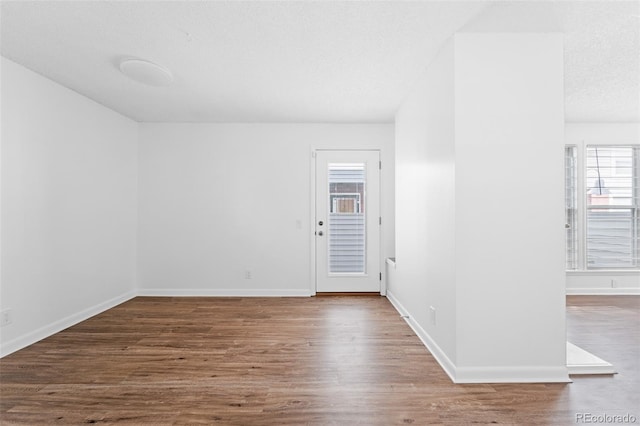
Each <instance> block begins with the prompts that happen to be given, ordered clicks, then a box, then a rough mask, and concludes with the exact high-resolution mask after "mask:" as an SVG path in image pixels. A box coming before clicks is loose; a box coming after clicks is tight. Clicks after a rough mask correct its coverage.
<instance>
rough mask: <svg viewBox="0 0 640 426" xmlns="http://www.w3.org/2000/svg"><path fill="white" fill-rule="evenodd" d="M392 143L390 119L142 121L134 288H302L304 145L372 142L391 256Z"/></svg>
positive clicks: (306, 206) (305, 278)
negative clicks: (343, 122) (330, 121)
mask: <svg viewBox="0 0 640 426" xmlns="http://www.w3.org/2000/svg"><path fill="white" fill-rule="evenodd" d="M392 146H393V125H390V124H372V125H341V124H141V125H140V168H139V187H140V204H139V251H138V253H139V273H138V286H139V291H140V293H141V294H153V295H309V294H310V293H311V292H312V291H313V286H314V285H315V284H314V282H313V277H312V276H311V274H310V270H311V261H312V259H311V241H312V240H311V238H312V233H313V228H312V227H311V223H310V220H311V213H310V206H311V196H312V193H313V192H312V189H311V165H312V158H311V151H312V149H322V148H339V149H348V148H350V149H363V148H367V149H380V150H381V152H382V154H381V155H382V158H383V163H384V166H383V177H382V181H383V194H382V195H383V221H384V224H386V226H385V235H384V237H383V241H384V244H383V250H382V251H383V256H390V255H391V254H392V253H393V232H394V230H393V227H392V226H391V225H392V224H393V213H394V212H393V207H392V206H393V164H392V163H393V149H392ZM381 266H383V265H381ZM247 269H249V270H251V272H252V278H251V279H246V278H245V271H246V270H247Z"/></svg>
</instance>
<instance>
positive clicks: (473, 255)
mask: <svg viewBox="0 0 640 426" xmlns="http://www.w3.org/2000/svg"><path fill="white" fill-rule="evenodd" d="M455 44H456V53H455V55H456V56H455V63H456V67H455V68H456V71H455V81H456V94H455V105H456V285H457V288H456V291H457V297H456V300H457V331H458V334H457V347H458V352H457V367H458V375H459V379H460V380H465V381H467V380H468V381H473V380H475V378H476V377H478V378H479V379H481V378H483V377H486V376H491V375H493V376H500V375H501V374H503V372H502V370H504V369H505V368H509V369H511V370H512V371H511V372H510V374H509V375H507V374H505V378H508V379H509V380H520V381H527V380H542V379H544V380H549V381H553V380H554V378H556V379H557V378H562V376H563V374H564V376H565V378H566V370H565V369H564V367H563V366H564V364H565V363H566V359H565V341H566V332H565V300H564V294H565V277H564V189H563V187H562V185H561V184H560V182H562V181H563V175H564V171H563V150H562V149H561V147H560V146H561V141H562V140H563V135H564V108H563V106H564V97H563V47H562V36H561V35H558V34H457V35H456V37H455ZM538 374H539V375H540V377H536V376H537V375H538ZM481 380H484V379H481Z"/></svg>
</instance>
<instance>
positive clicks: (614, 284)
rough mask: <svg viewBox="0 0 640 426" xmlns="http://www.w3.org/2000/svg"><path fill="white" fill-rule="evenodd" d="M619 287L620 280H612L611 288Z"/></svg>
mask: <svg viewBox="0 0 640 426" xmlns="http://www.w3.org/2000/svg"><path fill="white" fill-rule="evenodd" d="M616 287H618V280H611V288H616Z"/></svg>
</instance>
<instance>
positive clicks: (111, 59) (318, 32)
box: [0, 1, 640, 122]
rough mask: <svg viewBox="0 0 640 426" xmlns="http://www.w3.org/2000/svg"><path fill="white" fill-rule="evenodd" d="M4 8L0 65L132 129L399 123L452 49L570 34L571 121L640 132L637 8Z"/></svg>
mask: <svg viewBox="0 0 640 426" xmlns="http://www.w3.org/2000/svg"><path fill="white" fill-rule="evenodd" d="M1 7H2V9H1V15H0V19H1V21H0V23H1V26H2V28H1V37H2V38H1V39H0V40H1V52H2V55H3V56H5V57H7V58H9V59H11V60H13V61H15V62H17V63H20V64H22V65H24V66H26V67H27V68H30V69H32V70H34V71H36V72H38V73H40V74H42V75H44V76H46V77H48V78H50V79H52V80H54V81H57V82H59V83H60V84H62V85H64V86H66V87H69V88H71V89H73V90H75V91H77V92H79V93H81V94H83V95H85V96H88V97H89V98H91V99H94V100H96V101H97V102H99V103H101V104H104V105H106V106H108V107H109V108H112V109H114V110H116V111H118V112H120V113H122V114H124V115H126V116H128V117H131V118H133V119H135V120H137V121H151V122H154V121H167V122H229V121H230V122H234V121H241V122H254V121H260V122H262V121H265V122H268V121H280V122H281V121H302V122H389V121H393V117H394V113H395V111H396V109H397V107H398V105H399V103H400V102H401V100H402V99H403V98H404V97H405V96H406V95H407V94H408V92H409V91H410V88H411V85H412V84H413V82H415V80H416V79H417V77H418V76H419V74H420V73H421V72H423V71H424V69H425V68H426V67H427V65H428V64H429V62H430V60H431V59H432V58H433V56H434V55H435V53H436V52H437V50H438V49H439V47H440V46H441V45H442V43H443V42H444V41H445V40H446V39H447V38H448V37H450V36H451V35H452V34H453V33H454V32H455V31H458V30H461V29H464V28H466V29H467V30H470V31H474V30H487V29H488V28H487V27H496V28H497V29H499V28H498V27H500V25H504V23H505V22H508V23H511V26H513V27H516V28H529V27H531V29H533V30H558V31H564V32H565V33H566V112H567V120H568V121H640V117H639V115H640V113H639V111H638V109H639V108H638V103H639V97H640V95H639V91H638V90H639V87H638V79H639V77H638V75H639V72H638V71H639V62H640V58H639V52H640V40H639V27H640V18H639V17H638V16H640V11H639V3H638V2H575V3H567V2H540V3H526V2H497V3H495V4H492V3H489V2H482V1H471V2H433V1H430V2H409V1H395V2H394V1H388V2H381V1H358V2H355V1H354V2H344V1H316V2H238V1H217V2H213V1H212V2H195V1H193V2H192V1H174V2H156V1H134V2H122V1H106V2H92V1H80V2H73V1H59V2H57V1H47V2H30V1H16V2H11V1H3V2H2V5H1ZM634 15H637V16H634ZM474 22H475V28H474ZM492 23H493V24H492ZM490 24H492V25H490ZM128 57H140V58H144V59H148V60H151V61H153V62H156V63H158V64H160V65H163V66H165V67H168V68H169V69H171V71H172V72H173V74H174V77H175V81H174V82H173V84H172V85H170V86H167V87H152V86H145V85H143V84H139V83H136V82H135V81H133V80H131V79H128V78H127V77H125V76H124V75H122V74H121V73H120V72H119V71H118V68H117V65H118V63H119V61H120V60H122V59H123V58H128Z"/></svg>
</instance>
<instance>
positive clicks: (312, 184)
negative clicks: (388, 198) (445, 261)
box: [309, 147, 387, 296]
mask: <svg viewBox="0 0 640 426" xmlns="http://www.w3.org/2000/svg"><path fill="white" fill-rule="evenodd" d="M336 151H347V152H358V151H362V152H377V153H378V158H379V159H380V161H382V150H381V149H380V148H354V149H349V148H344V147H343V148H336V149H331V148H314V147H311V150H310V155H309V170H310V171H311V175H310V179H309V193H310V196H309V247H310V250H309V253H310V258H309V265H310V268H309V273H310V275H309V294H310V295H311V296H315V295H316V294H317V293H318V291H317V288H318V283H317V275H316V238H315V232H316V231H315V229H316V153H317V152H336ZM378 179H379V182H378V188H379V191H380V201H379V203H380V206H379V211H380V215H381V216H382V204H383V203H382V202H383V191H382V171H380V173H379V177H378ZM384 226H385V221H384V220H383V221H382V223H381V224H380V226H379V227H378V232H379V233H380V235H379V240H378V241H379V243H378V244H379V245H380V250H379V259H378V268H379V269H380V271H379V272H380V274H383V275H382V277H383V278H385V277H384V265H385V259H384V253H385V251H384V239H383V237H384V231H383V229H384ZM312 233H313V234H312ZM386 294H387V280H386V279H382V280H380V295H381V296H385V295H386Z"/></svg>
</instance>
